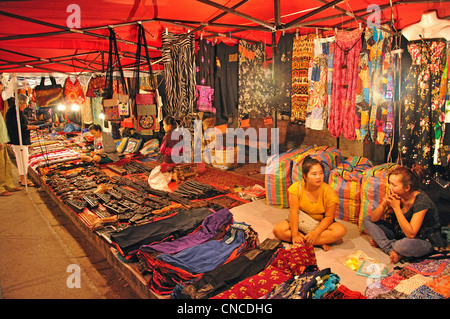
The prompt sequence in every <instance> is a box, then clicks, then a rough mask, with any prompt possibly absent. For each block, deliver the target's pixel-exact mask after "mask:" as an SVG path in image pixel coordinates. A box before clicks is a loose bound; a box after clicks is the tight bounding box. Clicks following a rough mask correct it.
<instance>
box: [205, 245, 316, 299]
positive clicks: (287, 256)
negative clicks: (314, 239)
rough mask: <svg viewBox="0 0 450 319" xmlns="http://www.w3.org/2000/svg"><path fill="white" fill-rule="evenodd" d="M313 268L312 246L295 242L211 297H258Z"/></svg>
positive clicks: (314, 267)
mask: <svg viewBox="0 0 450 319" xmlns="http://www.w3.org/2000/svg"><path fill="white" fill-rule="evenodd" d="M313 270H317V261H316V255H315V253H314V248H313V247H312V246H310V245H305V244H303V243H297V244H295V245H294V247H292V248H291V249H285V248H282V249H280V250H279V251H278V252H277V255H276V257H275V258H274V260H273V261H272V262H271V263H270V265H269V266H268V267H267V268H265V269H264V270H262V271H260V272H259V273H257V274H255V275H253V276H251V277H248V278H247V279H245V280H242V281H241V282H239V283H237V284H235V285H233V286H232V287H231V288H230V289H228V290H226V291H224V292H222V293H220V294H218V295H216V296H215V297H213V299H258V298H261V297H263V296H264V295H265V294H267V293H269V292H270V291H271V290H272V289H274V288H275V287H277V286H278V285H280V284H282V283H283V282H285V281H287V280H289V279H290V278H292V277H293V276H298V275H301V274H303V273H304V272H305V271H313Z"/></svg>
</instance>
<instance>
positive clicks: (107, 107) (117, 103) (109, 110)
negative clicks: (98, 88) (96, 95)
mask: <svg viewBox="0 0 450 319" xmlns="http://www.w3.org/2000/svg"><path fill="white" fill-rule="evenodd" d="M109 32H110V36H109V56H108V70H107V72H106V85H105V86H106V88H105V91H104V94H103V100H102V104H103V114H104V115H105V120H107V121H121V120H122V119H123V118H124V117H126V116H128V115H129V100H128V89H127V85H126V82H125V77H124V74H123V70H122V65H121V64H120V58H119V53H118V50H117V41H116V34H115V33H114V30H113V29H112V28H109ZM114 58H115V59H116V61H113V60H114ZM116 64H117V65H118V68H119V74H120V82H121V83H120V84H121V85H122V91H123V93H117V92H114V83H113V82H114V80H113V73H114V65H116ZM117 88H119V83H118V84H117ZM117 91H119V90H118V89H117ZM121 113H122V116H121Z"/></svg>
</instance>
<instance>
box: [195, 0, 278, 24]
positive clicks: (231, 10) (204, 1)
mask: <svg viewBox="0 0 450 319" xmlns="http://www.w3.org/2000/svg"><path fill="white" fill-rule="evenodd" d="M197 1H199V2H202V3H204V4H207V5H210V6H213V7H216V8H218V9H221V10H223V11H226V12H228V13H231V14H234V15H237V16H238V17H241V18H244V19H247V20H250V21H252V22H255V23H258V24H259V25H262V26H265V27H266V28H268V29H270V30H272V31H275V27H274V26H273V25H272V24H270V23H269V22H266V21H263V20H260V19H257V18H254V17H252V16H249V15H248V14H245V13H242V12H239V11H237V10H235V9H232V8H228V7H226V6H223V5H221V4H218V3H215V2H213V1H210V0H197Z"/></svg>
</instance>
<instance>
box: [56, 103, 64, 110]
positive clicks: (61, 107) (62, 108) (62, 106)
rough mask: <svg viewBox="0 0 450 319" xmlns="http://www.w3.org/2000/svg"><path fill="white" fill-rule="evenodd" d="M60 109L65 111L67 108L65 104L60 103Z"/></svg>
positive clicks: (58, 107)
mask: <svg viewBox="0 0 450 319" xmlns="http://www.w3.org/2000/svg"><path fill="white" fill-rule="evenodd" d="M56 108H57V109H58V111H64V110H65V109H66V106H65V105H64V104H59V105H58V106H57V107H56Z"/></svg>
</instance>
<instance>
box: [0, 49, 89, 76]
mask: <svg viewBox="0 0 450 319" xmlns="http://www.w3.org/2000/svg"><path fill="white" fill-rule="evenodd" d="M0 50H1V51H5V52H8V53H12V54H17V55H20V56H24V57H28V58H33V59H35V61H26V62H22V63H26V64H29V63H33V62H41V61H44V63H42V64H38V65H44V64H48V63H56V64H60V65H64V66H70V67H76V66H74V65H72V64H67V63H63V62H60V61H53V59H42V58H39V57H37V56H33V55H29V54H24V53H20V52H16V51H12V50H6V49H2V48H0ZM78 68H80V67H78ZM83 71H84V69H83ZM90 71H97V70H94V69H90Z"/></svg>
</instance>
